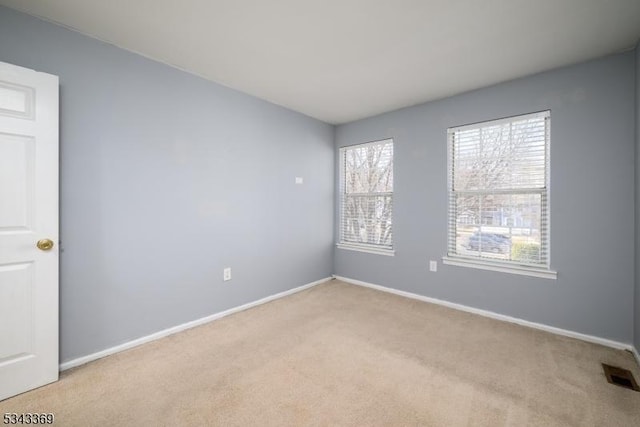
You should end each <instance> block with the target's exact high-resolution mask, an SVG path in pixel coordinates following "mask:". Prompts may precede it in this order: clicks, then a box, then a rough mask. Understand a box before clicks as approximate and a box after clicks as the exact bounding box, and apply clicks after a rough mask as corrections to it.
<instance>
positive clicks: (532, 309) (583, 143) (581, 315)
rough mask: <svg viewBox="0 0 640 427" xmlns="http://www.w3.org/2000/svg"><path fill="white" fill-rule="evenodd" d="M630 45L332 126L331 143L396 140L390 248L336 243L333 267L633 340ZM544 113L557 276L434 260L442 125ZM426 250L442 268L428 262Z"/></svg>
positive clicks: (441, 223) (441, 233)
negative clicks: (356, 248)
mask: <svg viewBox="0 0 640 427" xmlns="http://www.w3.org/2000/svg"><path fill="white" fill-rule="evenodd" d="M634 55H635V54H634V53H633V52H628V53H625V54H620V55H615V56H610V57H607V58H604V59H601V60H597V61H592V62H589V63H585V64H581V65H577V66H573V67H568V68H562V69H558V70H555V71H551V72H547V73H543V74H538V75H535V76H532V77H527V78H523V79H519V80H515V81H511V82H507V83H503V84H500V85H496V86H493V87H489V88H485V89H481V90H477V91H474V92H469V93H466V94H463V95H459V96H455V97H451V98H447V99H443V100H440V101H435V102H430V103H426V104H423V105H419V106H416V107H411V108H406V109H402V110H398V111H395V112H391V113H387V114H383V115H380V116H376V117H373V118H369V119H364V120H361V121H357V122H354V123H350V124H346V125H342V126H338V127H337V129H336V147H341V146H345V145H350V144H356V143H361V142H366V141H372V140H376V139H382V138H390V137H392V138H394V141H395V152H394V153H395V168H394V173H395V176H394V184H395V188H394V191H395V193H394V239H395V250H396V254H395V256H394V257H387V256H379V255H371V254H365V253H359V252H353V251H347V250H340V249H336V251H335V273H336V274H337V275H340V276H345V277H349V278H353V279H359V280H363V281H367V282H372V283H376V284H380V285H384V286H389V287H392V288H396V289H401V290H404V291H409V292H414V293H417V294H421V295H426V296H429V297H435V298H440V299H443V300H447V301H452V302H456V303H460V304H464V305H468V306H471V307H476V308H480V309H485V310H490V311H494V312H497V313H501V314H505V315H509V316H514V317H518V318H522V319H526V320H530V321H534V322H540V323H544V324H547V325H552V326H555V327H559V328H565V329H568V330H572V331H577V332H581V333H585V334H591V335H595V336H598V337H604V338H608V339H613V340H617V341H621V342H624V343H631V342H632V340H633V294H634V252H633V251H634V239H633V237H632V236H633V233H634V231H633V230H634V145H635V142H634V132H635V131H634V126H635V125H634V122H635V117H634V111H635V105H634V103H635V95H634V94H635V82H634V79H635V76H634V63H635V61H636V59H635V56H634ZM546 109H550V110H551V263H552V267H553V268H554V269H556V270H557V271H558V279H557V280H548V279H537V278H532V277H525V276H518V275H513V274H507V273H499V272H491V271H483V270H477V269H471V268H464V267H455V266H446V265H442V263H441V257H442V256H443V255H445V252H446V239H447V235H446V233H447V170H446V167H447V141H446V130H447V128H448V127H451V126H456V125H463V124H467V123H473V122H478V121H483V120H490V119H496V118H500V117H505V116H512V115H517V114H523V113H529V112H534V111H540V110H546ZM429 259H432V260H438V264H439V265H438V272H436V273H430V272H429V271H428V261H429Z"/></svg>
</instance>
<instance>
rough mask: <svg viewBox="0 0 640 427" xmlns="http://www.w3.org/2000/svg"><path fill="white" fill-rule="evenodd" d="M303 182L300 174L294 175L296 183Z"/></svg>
mask: <svg viewBox="0 0 640 427" xmlns="http://www.w3.org/2000/svg"><path fill="white" fill-rule="evenodd" d="M302 183H304V179H303V178H302V177H301V176H296V184H302Z"/></svg>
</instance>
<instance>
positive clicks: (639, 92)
mask: <svg viewBox="0 0 640 427" xmlns="http://www.w3.org/2000/svg"><path fill="white" fill-rule="evenodd" d="M635 53H636V252H635V260H636V262H635V266H636V276H635V282H636V283H635V285H636V292H635V299H634V301H635V304H634V313H635V316H634V319H635V323H634V327H633V331H634V344H635V346H636V351H638V352H639V353H640V42H639V43H638V44H637V45H636V50H635Z"/></svg>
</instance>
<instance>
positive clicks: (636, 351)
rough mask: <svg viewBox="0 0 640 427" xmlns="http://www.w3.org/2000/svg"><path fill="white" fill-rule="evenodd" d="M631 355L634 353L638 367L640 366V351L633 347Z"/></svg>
mask: <svg viewBox="0 0 640 427" xmlns="http://www.w3.org/2000/svg"><path fill="white" fill-rule="evenodd" d="M631 353H633V355H634V356H635V357H636V362H638V365H639V366H640V352H638V349H637V348H635V347H632V348H631Z"/></svg>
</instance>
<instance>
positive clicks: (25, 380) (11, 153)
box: [0, 62, 58, 400]
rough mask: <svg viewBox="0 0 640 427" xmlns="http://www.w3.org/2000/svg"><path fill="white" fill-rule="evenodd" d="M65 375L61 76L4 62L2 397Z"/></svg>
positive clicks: (0, 126) (0, 100)
mask: <svg viewBox="0 0 640 427" xmlns="http://www.w3.org/2000/svg"><path fill="white" fill-rule="evenodd" d="M51 245H52V246H51ZM50 246H51V247H50ZM57 379H58V77H56V76H52V75H50V74H45V73H38V72H36V71H33V70H29V69H26V68H22V67H16V66H15V65H10V64H5V63H3V62H0V400H2V399H5V398H7V397H10V396H14V395H16V394H19V393H22V392H24V391H27V390H30V389H33V388H36V387H39V386H42V385H44V384H48V383H50V382H53V381H56V380H57Z"/></svg>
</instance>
